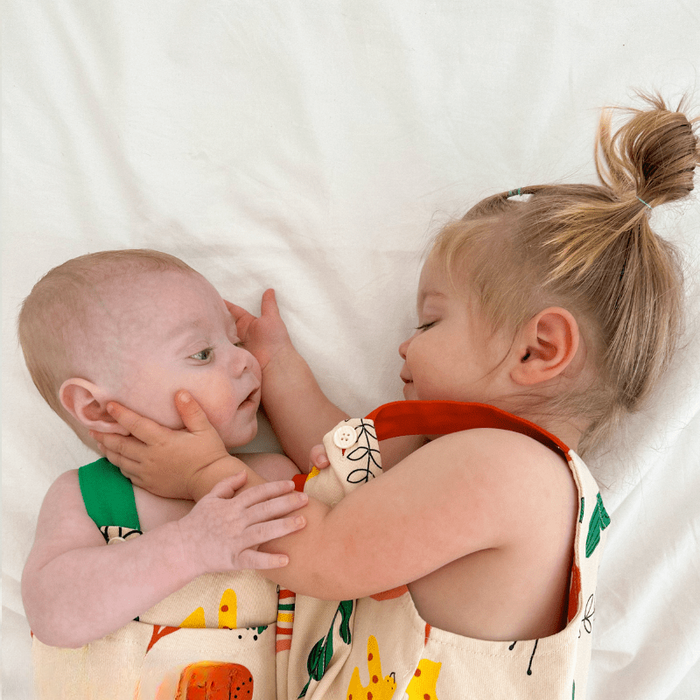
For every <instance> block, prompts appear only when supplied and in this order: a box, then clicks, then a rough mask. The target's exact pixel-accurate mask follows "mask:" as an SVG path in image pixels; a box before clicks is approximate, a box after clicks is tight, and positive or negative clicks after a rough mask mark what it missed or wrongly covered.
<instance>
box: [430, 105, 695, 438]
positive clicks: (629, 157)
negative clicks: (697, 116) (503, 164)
mask: <svg viewBox="0 0 700 700" xmlns="http://www.w3.org/2000/svg"><path fill="white" fill-rule="evenodd" d="M647 101H648V102H649V108H648V109H646V110H632V111H631V117H630V118H629V120H628V121H627V122H626V123H625V124H623V125H622V126H621V127H620V128H619V129H618V130H617V131H615V132H614V133H613V132H612V130H611V114H610V112H606V113H604V115H603V118H602V119H601V123H600V128H599V132H598V138H597V144H596V166H597V170H598V173H599V176H600V179H601V181H602V185H601V186H592V185H545V186H537V187H524V188H522V189H520V190H517V191H515V192H505V193H502V194H498V195H495V196H492V197H489V198H487V199H485V200H483V201H481V202H480V203H479V204H477V205H476V206H474V207H473V208H472V209H471V210H470V211H469V212H467V214H466V215H465V216H464V217H463V219H461V220H460V221H457V222H454V223H452V224H449V225H448V226H446V227H445V228H444V229H443V230H442V231H441V232H440V233H439V234H438V236H437V238H436V240H435V242H434V245H433V247H432V249H431V252H430V255H429V258H428V262H427V266H428V267H432V268H434V269H439V270H441V271H442V273H443V274H444V276H445V277H446V278H447V279H449V280H450V283H451V285H452V288H453V289H454V290H455V291H456V292H458V293H462V294H463V295H464V296H465V297H466V298H469V299H470V300H471V301H472V302H473V303H472V306H473V307H475V308H477V309H478V311H479V316H480V318H481V320H482V321H484V322H485V323H486V325H487V326H488V328H489V329H490V330H491V331H492V332H493V333H494V334H495V335H498V333H503V334H505V337H507V338H509V339H510V341H509V342H511V341H512V342H515V341H514V340H513V339H514V338H517V336H518V333H519V332H520V331H521V330H522V329H523V328H524V327H525V326H526V325H527V324H528V323H529V322H530V320H531V319H533V318H534V317H536V316H537V314H538V313H540V312H542V311H543V310H545V309H547V308H558V309H563V310H565V311H566V312H568V313H570V315H571V319H570V321H572V322H573V323H571V322H570V323H569V325H570V330H569V331H566V332H568V333H576V334H578V338H577V342H578V350H577V352H576V353H575V354H576V356H577V357H576V361H574V360H573V359H572V361H571V363H570V364H569V365H568V367H567V368H566V371H564V370H562V372H561V373H560V374H559V375H558V376H557V383H556V384H553V383H552V382H551V381H546V382H540V383H538V382H534V383H533V384H531V385H527V383H525V384H524V385H522V386H521V390H522V392H521V394H520V395H519V396H517V397H514V398H517V401H520V403H521V404H522V405H523V406H525V407H529V408H533V407H535V406H537V407H538V410H539V412H540V413H542V412H544V413H547V412H549V413H557V414H560V415H563V416H571V417H572V419H582V424H583V425H584V436H583V439H582V442H581V445H580V447H579V449H580V450H582V451H583V450H585V449H586V447H587V446H589V445H590V444H592V443H593V442H595V441H597V440H598V439H599V438H600V437H601V436H602V435H604V434H605V433H606V432H607V430H608V429H609V428H610V427H611V426H612V425H613V424H614V423H615V421H616V419H617V418H618V417H619V416H621V415H622V414H624V413H625V412H628V411H632V410H634V409H635V408H637V407H638V406H639V405H640V402H641V401H643V399H644V398H645V397H646V396H647V395H648V394H649V392H650V391H651V389H652V388H653V386H654V385H655V384H656V383H657V380H658V379H659V377H660V375H661V374H662V372H663V370H664V369H665V368H666V367H667V365H668V364H669V361H670V358H671V356H672V353H673V350H674V348H675V347H676V345H677V342H678V339H679V336H680V333H681V329H682V302H683V291H682V275H681V266H680V264H679V259H678V256H677V254H676V252H675V250H674V248H673V247H672V246H671V245H670V244H669V243H668V242H666V241H664V240H663V239H661V238H660V237H659V236H657V235H656V234H655V233H654V232H653V231H652V229H651V227H650V225H649V216H650V214H651V212H652V208H653V207H656V206H659V205H661V204H665V203H667V202H672V201H674V200H677V199H680V198H682V197H685V196H686V195H688V194H689V193H690V191H691V190H692V189H693V171H694V168H695V167H696V166H697V165H698V164H700V149H699V147H698V139H697V137H696V136H695V134H694V133H693V122H691V121H689V120H688V119H687V118H686V117H685V115H684V114H683V113H682V112H680V111H671V110H669V109H667V108H666V106H665V104H664V103H663V101H662V100H661V99H660V98H647ZM520 195H522V196H520ZM559 320H560V321H561V319H559ZM565 321H566V319H565V318H564V321H562V322H565ZM529 359H530V357H529V355H528V353H527V352H525V353H524V354H523V358H522V360H523V362H526V361H527V360H529ZM517 401H516V402H515V403H517ZM526 412H527V411H526Z"/></svg>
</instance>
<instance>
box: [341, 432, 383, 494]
mask: <svg viewBox="0 0 700 700" xmlns="http://www.w3.org/2000/svg"><path fill="white" fill-rule="evenodd" d="M356 432H357V433H358V438H357V440H358V443H359V442H361V441H363V442H364V444H358V443H355V445H356V446H355V447H354V448H353V449H352V450H351V451H350V452H348V454H347V455H346V456H345V457H346V459H348V460H349V461H351V462H361V463H362V466H360V467H358V468H357V469H353V470H352V471H351V472H350V473H349V474H348V476H347V482H348V483H349V484H365V483H367V482H368V481H369V480H370V479H373V478H374V477H376V476H377V475H378V474H379V472H381V470H382V463H381V457H380V455H379V445H378V443H377V434H376V431H375V429H374V423H372V422H368V421H365V420H362V421H360V424H359V425H358V426H357V428H356Z"/></svg>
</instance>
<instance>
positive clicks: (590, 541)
mask: <svg viewBox="0 0 700 700" xmlns="http://www.w3.org/2000/svg"><path fill="white" fill-rule="evenodd" d="M608 525H610V516H609V515H608V512H607V511H606V510H605V506H604V505H603V499H602V497H601V495H600V493H598V495H597V496H596V504H595V508H593V513H592V514H591V522H590V524H589V526H588V537H587V538H586V558H588V557H590V556H591V554H593V552H595V548H596V547H597V546H598V544H599V542H600V533H601V532H602V531H603V530H605V528H606V527H607V526H608Z"/></svg>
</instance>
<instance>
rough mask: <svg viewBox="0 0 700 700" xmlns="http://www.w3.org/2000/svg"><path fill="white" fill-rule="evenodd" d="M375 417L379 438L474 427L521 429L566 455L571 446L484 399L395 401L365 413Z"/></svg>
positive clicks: (529, 435) (370, 417) (520, 430)
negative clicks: (481, 401) (479, 401)
mask: <svg viewBox="0 0 700 700" xmlns="http://www.w3.org/2000/svg"><path fill="white" fill-rule="evenodd" d="M366 417H367V419H368V420H372V421H374V427H375V429H376V431H377V439H378V440H386V439H387V438H392V437H400V436H402V435H445V434H447V433H454V432H457V431H460V430H471V429H474V428H499V429H500V430H512V431H514V432H516V433H522V434H523V435H527V436H528V437H531V438H533V439H534V440H537V441H538V442H540V443H542V444H543V445H545V446H546V447H549V448H550V449H552V450H554V451H555V452H558V453H563V456H564V457H566V455H567V453H568V452H569V448H568V447H567V446H566V445H565V444H564V443H563V442H562V441H561V440H559V438H557V437H555V436H554V435H552V434H551V433H548V432H547V431H546V430H544V429H542V428H540V427H539V426H538V425H535V424H534V423H531V422H530V421H528V420H525V419H524V418H518V416H514V415H513V414H511V413H507V412H506V411H502V410H501V409H499V408H496V407H495V406H489V405H488V404H483V403H461V402H459V401H394V402H393V403H386V404H384V405H383V406H380V407H379V408H376V409H374V411H372V413H370V414H369V415H368V416H366Z"/></svg>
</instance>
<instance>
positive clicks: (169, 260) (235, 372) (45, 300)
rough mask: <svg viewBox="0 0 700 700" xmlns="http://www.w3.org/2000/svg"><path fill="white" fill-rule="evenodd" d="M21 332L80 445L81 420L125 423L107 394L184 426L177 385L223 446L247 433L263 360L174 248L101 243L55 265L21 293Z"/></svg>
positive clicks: (36, 370)
mask: <svg viewBox="0 0 700 700" xmlns="http://www.w3.org/2000/svg"><path fill="white" fill-rule="evenodd" d="M19 338H20V343H21V345H22V350H23V352H24V357H25V360H26V363H27V367H28V368H29V372H30V374H31V376H32V379H33V380H34V383H35V385H36V386H37V388H38V389H39V391H40V393H41V395H42V396H43V397H44V399H46V401H47V402H48V404H49V405H50V406H51V408H53V410H54V411H56V413H58V414H59V416H61V418H63V419H64V420H65V421H66V422H67V423H68V424H69V425H70V426H71V427H72V428H73V429H74V430H75V432H76V433H77V434H78V436H79V437H80V438H81V440H83V442H85V443H86V444H88V445H89V446H94V443H92V441H91V439H90V438H89V437H88V430H90V429H95V430H99V431H103V432H120V433H123V432H124V431H123V429H122V428H121V427H120V426H119V425H118V424H116V423H115V422H114V421H113V420H112V419H111V417H110V416H109V414H108V413H107V412H106V405H107V403H108V402H109V401H118V402H120V403H122V404H124V405H125V406H127V407H129V408H131V409H133V410H135V411H137V412H139V413H141V414H143V415H145V416H147V417H149V418H152V419H153V420H156V421H158V422H159V423H162V424H164V425H167V426H169V427H172V428H179V427H182V423H181V421H180V419H179V416H178V415H177V411H176V410H175V404H174V401H173V398H174V395H175V393H176V392H177V390H179V389H186V390H188V391H189V392H190V393H191V394H192V396H193V397H194V398H195V399H196V400H197V401H198V402H199V403H200V405H201V406H202V408H203V409H204V411H205V412H206V414H207V416H208V417H209V419H210V421H211V422H212V424H213V425H214V426H215V427H216V428H217V430H218V431H219V434H220V435H221V437H222V439H223V441H224V443H225V444H226V447H227V448H229V449H230V448H233V447H237V446H240V445H244V444H246V443H247V442H250V440H252V439H253V437H255V434H256V432H257V417H256V412H257V408H258V404H259V402H260V367H259V365H258V363H257V361H256V360H255V358H254V357H253V356H252V355H251V354H250V353H249V352H247V351H246V350H244V349H242V348H241V347H239V346H238V338H237V337H236V325H235V322H234V320H233V318H232V317H231V315H230V314H229V312H228V309H227V308H226V304H225V302H224V300H223V299H222V298H221V296H220V295H219V294H218V293H217V292H216V290H215V289H214V287H213V286H212V285H211V284H210V283H209V282H208V281H207V280H206V279H205V278H204V277H202V275H200V274H199V273H198V272H196V271H195V270H193V269H192V268H191V267H189V265H187V264H185V263H184V262H182V261H181V260H179V259H178V258H175V257H173V256H171V255H167V254H165V253H160V252H157V251H152V250H120V251H105V252H100V253H94V254H91V255H85V256H82V257H79V258H75V259H73V260H69V261H68V262H66V263H64V264H62V265H59V266H58V267H56V268H54V269H53V270H51V271H50V272H48V273H47V274H46V275H45V276H44V277H43V278H42V279H41V280H39V282H37V284H36V285H35V286H34V289H33V290H32V292H31V293H30V294H29V296H28V297H27V298H26V299H25V301H24V304H23V306H22V310H21V312H20V317H19Z"/></svg>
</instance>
